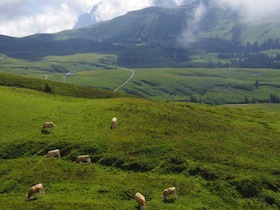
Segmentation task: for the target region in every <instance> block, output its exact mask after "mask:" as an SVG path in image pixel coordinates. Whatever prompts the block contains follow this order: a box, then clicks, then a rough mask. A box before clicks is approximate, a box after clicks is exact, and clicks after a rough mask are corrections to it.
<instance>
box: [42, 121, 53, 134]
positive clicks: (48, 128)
mask: <svg viewBox="0 0 280 210" xmlns="http://www.w3.org/2000/svg"><path fill="white" fill-rule="evenodd" d="M55 128H56V125H55V124H54V123H53V122H44V124H43V126H42V133H44V134H48V133H50V132H52V131H53V130H54V129H55Z"/></svg>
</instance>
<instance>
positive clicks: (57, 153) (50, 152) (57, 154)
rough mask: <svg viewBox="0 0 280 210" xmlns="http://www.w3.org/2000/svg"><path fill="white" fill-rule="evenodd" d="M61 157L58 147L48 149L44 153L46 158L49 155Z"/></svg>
mask: <svg viewBox="0 0 280 210" xmlns="http://www.w3.org/2000/svg"><path fill="white" fill-rule="evenodd" d="M56 156H57V157H58V158H60V157H61V154H60V151H59V149H54V150H50V151H48V153H47V154H46V155H45V157H46V158H50V157H56Z"/></svg>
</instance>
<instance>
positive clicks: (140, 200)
mask: <svg viewBox="0 0 280 210" xmlns="http://www.w3.org/2000/svg"><path fill="white" fill-rule="evenodd" d="M134 196H135V200H136V201H137V203H138V204H139V205H140V208H141V210H146V208H147V203H146V199H145V197H144V195H142V194H141V193H140V192H137V193H135V195H134Z"/></svg>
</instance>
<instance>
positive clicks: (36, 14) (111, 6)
mask: <svg viewBox="0 0 280 210" xmlns="http://www.w3.org/2000/svg"><path fill="white" fill-rule="evenodd" d="M195 1H196V0H164V1H163V0H129V1H127V0H47V1H46V0H1V1H0V11H1V13H0V34H3V35H9V36H15V37H22V36H27V35H31V34H34V33H55V32H59V31H62V30H66V29H72V28H73V26H74V25H75V24H76V22H77V20H78V17H79V16H80V15H81V14H83V13H90V11H91V9H92V7H93V6H94V5H97V6H96V10H95V13H94V14H93V15H94V17H95V19H97V20H98V21H104V20H109V19H112V18H115V17H117V16H120V15H124V14H125V13H127V12H128V11H132V10H139V9H143V8H145V7H150V6H163V7H172V6H179V5H182V4H188V3H192V2H195ZM201 2H204V1H201ZM209 4H217V5H219V6H220V7H221V8H224V7H225V5H226V6H230V7H231V8H233V9H236V10H238V11H239V12H240V14H241V15H243V16H244V17H246V18H247V19H248V20H251V21H254V20H259V19H263V18H280V13H279V12H278V11H279V10H280V1H279V0H269V1H267V0H209ZM199 5H200V6H201V7H198V8H197V10H196V12H194V14H192V15H193V16H192V18H193V19H192V20H189V21H188V22H187V25H188V26H189V28H190V30H189V31H186V34H185V36H186V38H189V39H190V40H191V39H193V38H195V36H194V35H195V31H196V30H197V28H196V27H197V24H196V23H199V21H200V20H201V17H202V16H203V14H204V9H205V8H203V3H200V4H199Z"/></svg>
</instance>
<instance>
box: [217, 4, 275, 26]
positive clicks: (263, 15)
mask: <svg viewBox="0 0 280 210" xmlns="http://www.w3.org/2000/svg"><path fill="white" fill-rule="evenodd" d="M214 2H216V3H217V4H218V5H220V6H221V7H222V8H223V7H225V6H230V7H231V8H232V9H235V10H238V11H239V14H240V15H241V16H243V17H244V18H246V19H248V20H250V21H255V20H260V19H267V18H279V17H280V13H279V9H280V1H279V0H269V1H267V0H214Z"/></svg>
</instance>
